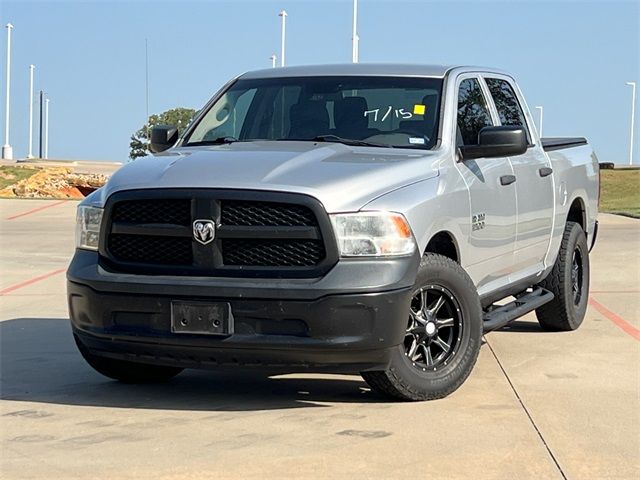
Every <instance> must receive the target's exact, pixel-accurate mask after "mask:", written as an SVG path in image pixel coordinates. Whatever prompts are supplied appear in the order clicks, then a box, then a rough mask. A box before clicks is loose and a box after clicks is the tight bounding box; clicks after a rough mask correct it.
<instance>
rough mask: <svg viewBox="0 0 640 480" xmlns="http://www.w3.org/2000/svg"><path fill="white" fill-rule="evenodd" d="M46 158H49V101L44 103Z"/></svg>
mask: <svg viewBox="0 0 640 480" xmlns="http://www.w3.org/2000/svg"><path fill="white" fill-rule="evenodd" d="M44 158H49V99H48V98H47V99H46V100H45V101H44Z"/></svg>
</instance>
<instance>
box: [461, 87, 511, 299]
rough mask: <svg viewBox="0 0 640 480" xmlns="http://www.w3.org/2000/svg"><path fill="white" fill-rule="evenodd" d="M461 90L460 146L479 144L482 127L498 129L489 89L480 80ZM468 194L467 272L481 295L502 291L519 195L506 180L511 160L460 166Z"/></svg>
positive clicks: (479, 160)
mask: <svg viewBox="0 0 640 480" xmlns="http://www.w3.org/2000/svg"><path fill="white" fill-rule="evenodd" d="M458 82H459V87H458V113H457V135H456V137H457V145H458V146H461V145H477V144H478V133H479V132H480V130H481V129H482V128H483V127H488V126H492V125H495V123H496V122H495V116H494V117H492V115H491V113H490V109H489V107H488V105H489V104H488V102H487V100H486V90H485V89H484V88H485V87H483V86H482V85H481V82H480V80H479V79H478V78H477V77H475V76H463V77H461V79H460V80H458ZM457 168H458V170H459V172H460V174H461V175H462V177H463V179H464V181H465V183H466V184H467V188H468V189H469V200H470V205H471V211H470V212H469V222H470V224H471V228H470V236H469V239H470V241H469V243H470V245H469V249H468V254H467V258H466V260H465V261H464V265H465V268H466V269H467V271H468V273H469V275H470V276H471V278H472V279H473V280H474V282H475V284H476V286H477V287H478V292H479V293H480V294H481V295H482V294H483V293H484V292H486V291H490V290H493V289H497V288H499V287H500V286H502V283H503V282H505V281H507V280H508V277H509V274H510V273H511V272H512V270H513V250H514V246H515V239H516V225H515V218H516V191H515V185H514V184H506V185H503V183H505V179H506V178H508V177H509V176H510V175H513V174H514V172H513V170H512V168H511V164H510V162H509V159H508V158H477V159H473V160H465V161H463V162H459V163H457Z"/></svg>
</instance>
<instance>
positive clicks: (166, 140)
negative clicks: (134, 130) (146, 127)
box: [149, 125, 179, 153]
mask: <svg viewBox="0 0 640 480" xmlns="http://www.w3.org/2000/svg"><path fill="white" fill-rule="evenodd" d="M178 136H179V135H178V128H177V127H174V126H172V125H158V126H156V127H153V128H152V129H151V142H150V143H149V150H151V152H152V153H160V152H164V151H165V150H167V149H169V148H171V147H173V146H174V145H175V144H176V142H177V141H178Z"/></svg>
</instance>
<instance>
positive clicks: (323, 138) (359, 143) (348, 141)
mask: <svg viewBox="0 0 640 480" xmlns="http://www.w3.org/2000/svg"><path fill="white" fill-rule="evenodd" d="M278 140H291V141H303V142H334V143H343V144H345V145H352V146H356V147H383V148H393V145H388V144H385V143H375V142H367V141H366V140H355V139H353V138H342V137H339V136H337V135H318V136H316V137H313V138H279V139H278Z"/></svg>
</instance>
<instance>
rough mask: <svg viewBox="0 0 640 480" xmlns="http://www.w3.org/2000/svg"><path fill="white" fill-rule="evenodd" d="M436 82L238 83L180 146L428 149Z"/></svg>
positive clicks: (275, 80) (432, 139) (327, 80)
mask: <svg viewBox="0 0 640 480" xmlns="http://www.w3.org/2000/svg"><path fill="white" fill-rule="evenodd" d="M441 90H442V80H441V79H436V78H415V77H411V78H408V77H368V76H367V77H365V76H363V77H356V76H348V77H337V76H327V77H292V78H269V79H253V80H252V79H245V80H238V81H236V82H235V83H233V85H232V86H231V87H230V88H229V89H227V90H226V91H225V92H224V94H223V95H222V96H221V97H220V98H219V99H218V100H217V101H216V102H215V103H214V104H213V105H211V107H210V108H209V110H208V111H207V112H206V113H205V115H204V116H202V117H201V119H200V120H199V121H198V123H197V124H196V125H195V126H194V127H193V128H192V129H191V131H190V133H189V134H188V136H187V138H186V141H185V142H184V145H186V146H189V145H207V144H216V143H230V142H236V141H245V142H246V141H253V140H274V141H276V140H301V141H333V142H342V143H347V144H351V145H367V144H371V145H379V146H384V147H402V148H419V149H430V148H432V147H433V146H434V145H435V143H436V137H437V131H438V118H439V114H438V112H439V109H440V96H441Z"/></svg>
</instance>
